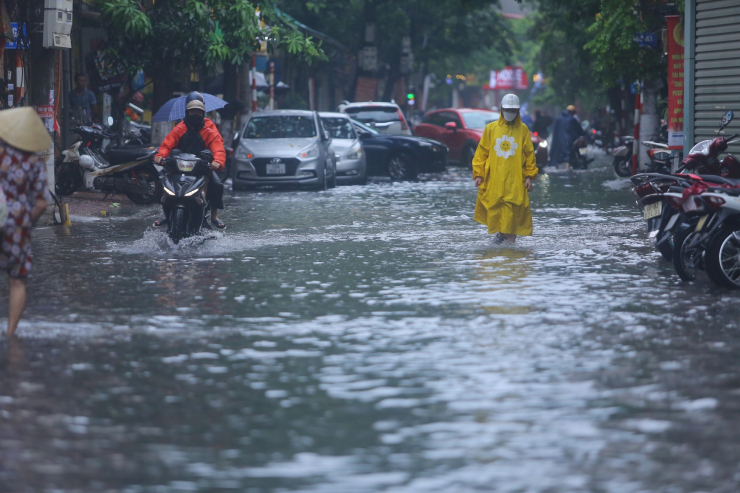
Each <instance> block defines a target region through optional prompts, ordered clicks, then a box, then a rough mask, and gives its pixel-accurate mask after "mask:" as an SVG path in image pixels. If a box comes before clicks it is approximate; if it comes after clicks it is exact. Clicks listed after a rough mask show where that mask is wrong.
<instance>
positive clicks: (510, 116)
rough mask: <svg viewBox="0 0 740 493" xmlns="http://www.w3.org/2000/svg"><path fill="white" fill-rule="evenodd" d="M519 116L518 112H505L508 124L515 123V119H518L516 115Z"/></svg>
mask: <svg viewBox="0 0 740 493" xmlns="http://www.w3.org/2000/svg"><path fill="white" fill-rule="evenodd" d="M518 114H519V112H518V111H516V110H513V111H507V110H504V120H506V121H507V122H513V121H514V119H516V115H518Z"/></svg>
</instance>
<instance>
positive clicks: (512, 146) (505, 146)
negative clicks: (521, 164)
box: [493, 135, 519, 159]
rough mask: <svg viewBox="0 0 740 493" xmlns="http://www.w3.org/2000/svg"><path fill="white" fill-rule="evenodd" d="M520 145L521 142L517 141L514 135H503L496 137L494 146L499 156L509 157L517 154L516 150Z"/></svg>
mask: <svg viewBox="0 0 740 493" xmlns="http://www.w3.org/2000/svg"><path fill="white" fill-rule="evenodd" d="M518 147H519V144H517V143H516V140H515V139H514V137H509V136H508V135H502V136H501V137H499V138H498V139H496V146H495V147H494V148H493V150H495V151H496V155H497V156H498V157H502V158H504V159H508V158H509V157H511V156H513V155H514V154H516V150H517V148H518Z"/></svg>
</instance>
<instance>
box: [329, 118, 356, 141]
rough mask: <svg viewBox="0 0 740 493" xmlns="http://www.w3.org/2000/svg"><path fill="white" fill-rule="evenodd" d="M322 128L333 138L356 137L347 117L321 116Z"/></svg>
mask: <svg viewBox="0 0 740 493" xmlns="http://www.w3.org/2000/svg"><path fill="white" fill-rule="evenodd" d="M321 122H322V123H323V124H324V128H326V130H327V131H328V132H329V136H330V137H332V138H334V139H356V138H357V136H356V135H355V131H354V129H353V128H352V123H351V122H350V121H349V119H347V118H340V117H321Z"/></svg>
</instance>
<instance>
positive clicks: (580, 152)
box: [570, 135, 594, 169]
mask: <svg viewBox="0 0 740 493" xmlns="http://www.w3.org/2000/svg"><path fill="white" fill-rule="evenodd" d="M593 161H594V158H589V157H588V141H587V140H586V137H585V136H583V135H582V136H580V137H578V138H577V139H576V140H575V142H573V145H572V146H571V149H570V166H571V168H572V169H587V168H588V165H589V164H591V163H592V162H593Z"/></svg>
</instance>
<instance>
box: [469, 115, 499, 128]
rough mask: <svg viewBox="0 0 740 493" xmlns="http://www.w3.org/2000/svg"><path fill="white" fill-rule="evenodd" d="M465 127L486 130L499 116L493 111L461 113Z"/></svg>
mask: <svg viewBox="0 0 740 493" xmlns="http://www.w3.org/2000/svg"><path fill="white" fill-rule="evenodd" d="M461 114H462V117H463V120H465V126H466V127H468V128H486V125H488V124H489V123H491V122H494V121H496V120H498V117H499V115H498V114H496V113H494V112H493V111H471V112H469V113H466V112H461Z"/></svg>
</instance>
